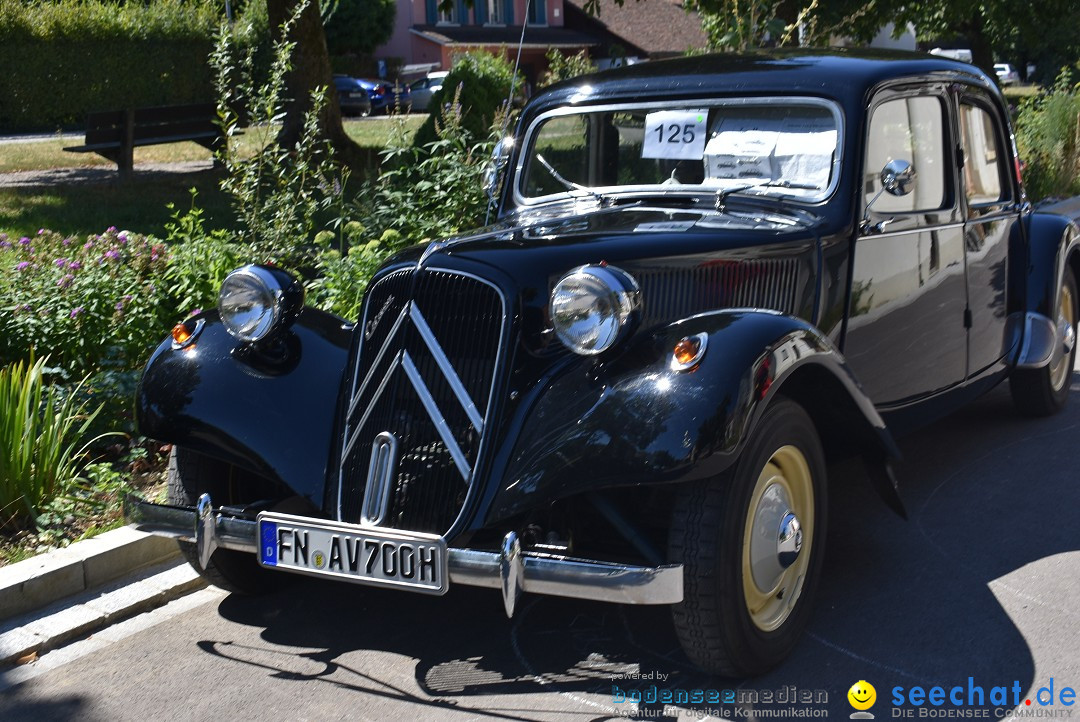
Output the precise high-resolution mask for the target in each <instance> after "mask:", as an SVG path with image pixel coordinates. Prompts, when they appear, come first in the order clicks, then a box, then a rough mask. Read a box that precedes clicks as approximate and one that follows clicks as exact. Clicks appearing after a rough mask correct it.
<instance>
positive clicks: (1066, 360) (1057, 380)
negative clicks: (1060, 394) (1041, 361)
mask: <svg viewBox="0 0 1080 722" xmlns="http://www.w3.org/2000/svg"><path fill="white" fill-rule="evenodd" d="M1075 303H1076V302H1075V300H1074V299H1073V294H1072V291H1071V290H1070V289H1069V287H1068V286H1062V288H1061V305H1060V307H1059V308H1058V338H1060V339H1061V347H1060V355H1059V354H1055V357H1054V360H1053V361H1052V362H1051V364H1052V365H1051V367H1050V383H1051V384H1052V385H1053V387H1054V389H1055V390H1060V389H1061V388H1062V387H1063V386H1064V385H1065V382H1066V381H1067V380H1068V378H1069V374H1070V373H1071V372H1072V368H1071V367H1070V362H1071V361H1072V351H1073V347H1075V346H1076V315H1075V308H1076V305H1075Z"/></svg>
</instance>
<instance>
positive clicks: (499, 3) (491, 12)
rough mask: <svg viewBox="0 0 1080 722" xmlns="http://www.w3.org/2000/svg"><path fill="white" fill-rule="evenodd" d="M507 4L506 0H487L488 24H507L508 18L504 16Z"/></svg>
mask: <svg viewBox="0 0 1080 722" xmlns="http://www.w3.org/2000/svg"><path fill="white" fill-rule="evenodd" d="M505 5H506V2H505V0H487V24H488V25H505V24H506V20H505V18H504V17H503V7H504V6H505Z"/></svg>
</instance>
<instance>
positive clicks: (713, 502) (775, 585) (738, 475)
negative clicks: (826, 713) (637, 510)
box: [668, 398, 826, 677]
mask: <svg viewBox="0 0 1080 722" xmlns="http://www.w3.org/2000/svg"><path fill="white" fill-rule="evenodd" d="M825 517H826V506H825V461H824V453H823V452H822V449H821V443H820V441H819V439H818V435H817V432H816V431H815V429H814V425H813V422H811V421H810V418H809V417H808V416H807V414H806V412H805V411H804V410H803V409H802V407H801V406H799V405H798V404H796V403H795V402H793V401H790V400H787V399H784V398H778V399H777V400H776V401H774V402H773V403H772V404H771V405H770V407H769V408H768V409H766V411H765V413H764V415H763V416H762V418H761V421H760V423H759V424H758V427H757V429H756V430H755V432H754V436H753V437H752V438H751V439H750V440H749V442H748V443H747V445H746V447H745V449H744V450H743V452H742V454H741V456H740V458H739V460H738V461H737V462H736V464H735V466H734V467H733V468H731V469H729V470H728V471H726V472H724V473H722V474H720V475H719V476H718V477H715V478H713V479H710V480H706V481H702V482H697V483H695V484H692V485H689V486H687V487H685V488H684V489H682V490H681V491H680V492H679V495H678V498H677V499H676V502H675V508H674V511H673V519H672V527H671V533H670V539H669V543H668V555H669V558H670V559H671V561H672V562H675V563H681V564H682V565H683V574H684V577H683V593H684V597H683V601H682V602H681V603H679V604H676V605H674V606H673V607H672V613H673V618H674V622H675V629H676V632H677V634H678V636H679V641H680V642H681V643H682V647H683V650H684V651H685V652H686V654H687V656H688V657H689V658H690V660H691V661H692V662H694V663H695V664H697V665H698V666H699V667H701V668H702V669H703V670H705V671H706V672H709V673H711V674H720V675H725V676H732V677H741V676H750V675H756V674H761V673H762V672H765V671H767V670H769V669H771V668H773V667H775V666H776V665H778V664H780V662H782V661H783V660H784V659H785V658H786V657H787V656H788V655H789V654H790V653H791V650H792V649H793V648H794V646H795V644H796V642H797V641H798V639H799V637H800V635H801V634H802V632H803V630H804V629H805V627H806V625H807V622H808V621H809V617H810V608H811V600H812V598H813V595H814V591H815V589H816V587H817V582H818V578H819V576H820V573H821V563H822V558H823V552H824V541H825V522H826V519H825Z"/></svg>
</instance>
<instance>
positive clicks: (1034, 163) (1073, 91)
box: [1016, 71, 1080, 200]
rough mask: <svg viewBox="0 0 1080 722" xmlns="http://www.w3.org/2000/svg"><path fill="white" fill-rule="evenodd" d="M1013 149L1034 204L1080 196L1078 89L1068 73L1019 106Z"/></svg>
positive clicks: (1079, 103)
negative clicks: (1057, 198) (1056, 197)
mask: <svg viewBox="0 0 1080 722" xmlns="http://www.w3.org/2000/svg"><path fill="white" fill-rule="evenodd" d="M1016 145H1017V148H1018V150H1019V153H1020V157H1021V158H1022V159H1023V160H1024V162H1025V163H1026V167H1025V168H1024V173H1023V175H1024V187H1025V188H1026V190H1027V192H1028V195H1029V196H1030V197H1031V198H1032V199H1033V200H1041V199H1043V198H1047V197H1051V196H1071V195H1077V194H1080V86H1074V85H1073V84H1072V78H1071V76H1070V75H1069V73H1068V72H1067V71H1066V72H1063V73H1062V74H1061V75H1060V76H1059V77H1058V79H1057V82H1056V83H1054V86H1053V87H1052V88H1051V89H1050V90H1049V91H1048V92H1045V93H1043V94H1041V95H1038V96H1035V97H1032V98H1029V99H1028V100H1025V101H1024V102H1023V103H1021V105H1020V110H1019V112H1018V114H1017V118H1016Z"/></svg>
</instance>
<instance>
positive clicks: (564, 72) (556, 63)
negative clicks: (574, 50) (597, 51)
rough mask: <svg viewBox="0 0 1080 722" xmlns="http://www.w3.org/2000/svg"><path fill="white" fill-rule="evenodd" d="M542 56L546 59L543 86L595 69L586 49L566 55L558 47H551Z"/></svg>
mask: <svg viewBox="0 0 1080 722" xmlns="http://www.w3.org/2000/svg"><path fill="white" fill-rule="evenodd" d="M544 57H546V58H547V61H548V70H547V74H546V75H545V76H544V82H543V84H542V85H543V86H548V85H554V84H555V83H559V82H562V81H563V80H570V79H571V78H576V77H578V76H579V75H585V74H587V73H592V72H595V71H596V65H595V64H594V63H593V61H592V60H590V59H589V51H588V50H582V51H581V52H580V53H578V54H576V55H566V54H564V53H562V52H560V51H559V49H558V48H551V49H550V50H548V51H547V54H546V55H545V56H544Z"/></svg>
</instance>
